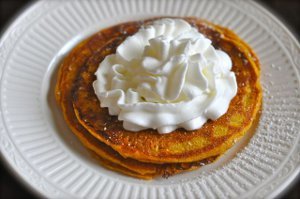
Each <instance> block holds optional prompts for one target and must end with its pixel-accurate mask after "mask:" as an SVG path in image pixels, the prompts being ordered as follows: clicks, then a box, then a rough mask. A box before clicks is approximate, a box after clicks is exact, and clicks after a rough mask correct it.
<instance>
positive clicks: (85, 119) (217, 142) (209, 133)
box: [72, 18, 262, 163]
mask: <svg viewBox="0 0 300 199" xmlns="http://www.w3.org/2000/svg"><path fill="white" fill-rule="evenodd" d="M185 20H187V21H188V22H189V23H191V24H192V25H194V26H195V27H196V28H198V30H199V31H200V32H201V33H203V34H204V35H205V36H206V37H208V38H209V39H211V40H212V42H213V46H214V47H215V48H217V49H221V50H223V51H225V52H226V53H227V54H228V55H229V56H230V57H231V59H232V62H233V68H232V70H233V71H234V72H235V74H236V78H237V83H238V93H237V95H236V96H235V97H234V98H233V100H232V101H231V103H230V107H229V109H228V111H227V112H226V114H224V115H223V116H222V117H220V118H219V119H217V120H216V121H208V122H207V123H206V124H205V125H204V126H203V127H202V128H200V129H198V130H194V131H186V130H184V129H177V130H175V131H174V132H172V133H169V134H163V135H162V134H158V133H157V131H156V130H153V129H148V130H143V131H139V132H131V131H127V130H125V129H124V128H123V126H122V121H119V120H118V119H117V116H110V115H109V114H108V109H107V108H101V107H100V102H99V100H98V98H97V96H96V95H95V93H94V90H93V87H92V83H93V81H95V75H94V73H95V71H96V70H97V68H98V66H99V63H100V62H101V61H102V60H103V59H104V58H105V56H106V55H109V54H112V53H114V52H115V50H116V48H117V46H118V45H119V44H120V43H121V42H122V41H123V40H124V39H125V38H126V37H127V36H128V35H132V34H134V33H135V32H137V31H138V29H139V28H140V26H141V25H142V24H144V23H141V22H132V23H130V24H123V25H120V26H116V27H114V28H112V29H106V30H103V31H101V33H102V34H104V35H106V34H107V35H110V32H114V35H117V36H116V37H109V38H108V39H107V41H106V47H105V48H103V49H102V50H101V51H99V52H96V53H95V54H93V55H92V56H91V57H90V58H89V59H88V61H87V62H86V63H85V64H84V65H83V66H82V67H81V71H80V73H79V76H78V77H77V79H76V81H75V82H74V84H75V86H74V89H73V91H72V94H73V99H72V103H73V107H74V111H75V114H76V116H77V119H78V121H79V122H80V123H81V125H82V126H84V128H85V129H87V130H88V131H89V132H90V133H91V135H93V136H94V137H95V138H97V139H98V140H100V141H101V142H104V143H105V144H106V145H109V146H111V147H112V148H113V149H114V150H115V151H117V152H118V153H120V154H121V155H122V156H123V157H130V158H133V159H137V160H139V161H143V162H151V163H178V162H193V161H199V160H203V159H205V158H208V157H211V156H216V155H219V154H222V153H224V152H225V151H226V150H227V149H229V148H230V147H231V146H232V145H233V144H234V143H235V142H236V140H238V139H239V138H241V137H242V136H243V135H244V134H245V132H246V131H247V130H248V129H249V128H250V126H251V124H252V122H253V119H254V118H255V116H256V114H257V112H258V110H259V107H260V104H261V97H262V96H261V87H260V84H259V73H260V71H259V63H258V61H257V58H256V56H255V54H254V53H253V51H252V50H251V48H250V47H248V45H246V44H245V43H244V42H243V41H242V40H241V39H240V38H239V37H238V36H237V35H235V34H234V33H233V32H232V31H230V30H228V29H226V28H223V27H220V26H216V25H213V24H211V23H208V22H206V21H203V20H197V19H193V18H186V19H185ZM147 23H151V20H150V21H147ZM120 27H122V29H126V28H127V27H130V31H127V30H126V31H125V32H126V34H123V32H122V31H123V30H122V31H119V35H118V31H116V28H120Z"/></svg>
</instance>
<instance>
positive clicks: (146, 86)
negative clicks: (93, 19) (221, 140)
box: [93, 18, 237, 133]
mask: <svg viewBox="0 0 300 199" xmlns="http://www.w3.org/2000/svg"><path fill="white" fill-rule="evenodd" d="M211 43H212V42H211V40H209V39H207V38H206V37H205V36H204V35H202V34H201V33H199V32H198V30H197V29H196V28H194V27H192V26H191V25H190V24H189V23H188V22H186V21H184V20H182V19H169V18H165V19H160V20H156V21H154V22H153V24H151V25H148V26H145V27H142V28H141V29H140V30H139V31H138V32H137V33H136V34H134V35H133V36H130V37H128V38H126V40H125V41H124V42H123V43H122V44H121V45H119V46H118V48H117V50H116V53H115V54H112V55H108V56H107V57H106V58H105V59H104V60H103V61H102V62H101V63H100V65H99V68H98V70H97V72H96V73H95V75H96V76H97V80H96V81H95V82H94V83H93V87H94V90H95V93H96V95H97V96H98V98H99V100H100V103H101V107H108V110H109V114H110V115H118V119H119V120H121V121H123V126H124V128H125V129H127V130H130V131H140V130H143V129H148V128H152V129H157V130H158V132H159V133H170V132H172V131H174V130H175V129H177V128H180V127H182V128H185V129H186V130H195V129H198V128H200V127H202V126H203V124H204V123H205V122H206V121H207V120H208V119H212V120H216V119H217V118H219V117H220V116H222V115H223V114H225V113H226V111H227V110H228V107H229V104H230V101H231V99H232V98H233V97H234V96H235V95H236V93H237V83H236V77H235V74H234V73H233V72H231V71H230V70H231V67H232V62H231V59H230V57H229V56H228V55H227V54H226V53H225V52H223V51H221V50H216V49H215V48H214V47H213V46H212V44H211Z"/></svg>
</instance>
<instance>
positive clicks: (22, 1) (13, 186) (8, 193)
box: [0, 0, 300, 199]
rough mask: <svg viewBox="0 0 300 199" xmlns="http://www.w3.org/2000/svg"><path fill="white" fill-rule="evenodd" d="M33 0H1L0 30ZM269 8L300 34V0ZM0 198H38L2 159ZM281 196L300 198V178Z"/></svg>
mask: <svg viewBox="0 0 300 199" xmlns="http://www.w3.org/2000/svg"><path fill="white" fill-rule="evenodd" d="M30 2H32V0H1V1H0V30H3V29H4V28H5V25H7V24H9V22H10V21H11V20H13V19H14V16H15V15H16V14H17V13H18V12H19V11H20V10H21V9H22V8H23V7H24V6H25V5H26V4H28V3H30ZM260 2H262V4H263V5H265V6H266V7H267V8H269V10H271V11H272V12H273V13H274V14H275V15H277V16H278V17H279V18H280V19H281V20H282V21H283V22H284V23H285V24H286V25H287V26H288V27H289V28H290V30H291V31H292V32H293V33H294V34H296V35H298V40H299V34H300V14H299V13H300V1H299V0H285V1H284V0H261V1H260ZM0 198H1V199H9V198H11V199H14V198H36V196H35V195H33V194H32V193H31V192H30V191H28V190H27V189H26V188H25V187H24V186H23V185H22V184H20V182H19V181H18V179H16V178H14V176H13V175H12V174H11V173H10V172H9V171H8V169H7V168H5V165H3V163H2V161H0ZM280 198H291V199H299V198H300V179H299V177H298V180H297V181H295V182H294V184H293V185H291V186H290V187H289V188H288V190H286V191H285V192H284V193H283V194H282V195H281V196H280Z"/></svg>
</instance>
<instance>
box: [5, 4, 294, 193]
mask: <svg viewBox="0 0 300 199" xmlns="http://www.w3.org/2000/svg"><path fill="white" fill-rule="evenodd" d="M164 15H167V16H170V15H172V16H196V17H199V18H203V19H207V20H209V21H212V22H214V23H216V24H220V25H222V26H226V27H229V28H230V29H232V30H234V31H235V32H236V33H237V34H238V35H239V36H240V37H241V38H243V39H244V40H245V41H246V42H248V43H249V44H250V45H251V47H252V48H253V49H254V51H255V52H256V53H257V54H258V57H259V59H260V61H261V74H262V76H261V83H262V86H263V107H262V114H261V118H260V121H259V124H258V125H257V128H256V129H255V130H252V131H249V133H248V134H247V136H246V137H245V138H244V139H243V140H242V141H241V142H239V143H238V145H237V146H235V147H234V148H233V149H232V150H230V151H229V152H228V153H226V154H225V156H223V157H222V158H221V159H220V160H218V161H217V162H216V163H214V164H212V165H208V166H205V167H203V168H201V169H198V170H196V171H192V172H186V173H183V174H180V175H176V176H173V177H170V178H168V179H163V178H158V179H155V180H152V181H143V180H139V179H135V178H131V177H127V176H124V175H121V174H119V173H116V172H113V171H110V170H107V169H105V168H103V167H101V166H100V165H99V164H98V163H97V162H96V161H95V160H94V159H93V157H92V156H91V154H90V153H89V152H88V151H87V150H86V149H85V148H84V147H83V146H82V145H81V144H80V143H79V141H78V140H77V139H76V137H75V136H74V135H73V134H72V133H71V132H70V130H69V129H68V128H67V126H66V124H65V122H64V120H63V118H62V114H61V112H60V110H59V108H58V107H57V105H56V104H55V101H54V96H53V93H54V90H53V86H54V84H55V77H56V72H57V68H58V64H59V62H60V61H61V59H62V58H63V57H64V56H65V55H66V54H67V53H68V52H69V51H70V49H72V47H74V46H75V45H76V44H77V43H78V42H79V41H80V40H82V39H84V38H86V37H88V36H89V35H91V34H93V33H95V32H97V31H99V30H100V29H102V28H105V27H108V26H111V25H114V24H118V23H120V22H126V21H130V20H137V19H145V18H149V17H152V16H164ZM0 46H1V47H0V75H1V84H0V92H1V94H0V106H1V108H0V113H1V114H0V148H1V153H2V156H3V159H4V160H5V161H6V162H7V164H8V166H9V167H10V168H11V170H12V171H13V172H14V173H15V174H16V175H17V177H18V178H19V179H21V180H22V181H23V182H24V183H25V184H26V185H28V187H30V188H31V189H32V190H33V191H35V192H36V193H37V194H39V195H40V196H43V197H48V198H189V199H190V198H241V197H244V198H265V197H275V196H277V195H278V194H279V193H280V192H281V191H282V190H284V189H285V188H286V187H287V186H288V184H289V183H290V182H291V181H292V180H293V179H294V178H296V176H297V174H298V173H299V170H300V168H299V165H300V154H299V152H300V142H299V133H300V106H299V104H300V89H299V88H300V86H299V70H300V46H299V43H297V40H296V39H295V37H294V36H293V35H292V34H291V33H290V32H289V31H288V29H287V28H286V27H285V26H284V25H283V24H282V23H281V22H280V21H278V20H277V19H276V17H274V16H273V15H272V14H271V13H270V12H268V11H267V10H265V9H264V8H262V7H261V6H260V5H258V4H257V3H255V2H253V1H240V0H232V1H217V0H210V1H208V0H153V1H150V0H113V1H104V0H98V1H96V0H89V1H67V0H66V1H38V2H36V3H34V4H32V5H31V6H29V7H28V8H27V9H26V10H24V11H23V12H22V13H21V14H20V15H19V17H18V18H16V20H15V21H14V22H13V23H12V24H11V25H10V26H9V27H8V28H7V30H6V31H5V32H4V34H3V36H2V38H1V43H0Z"/></svg>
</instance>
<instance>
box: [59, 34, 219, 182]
mask: <svg viewBox="0 0 300 199" xmlns="http://www.w3.org/2000/svg"><path fill="white" fill-rule="evenodd" d="M104 41H106V39H104V35H103V34H97V35H94V36H92V37H91V38H89V39H87V40H85V41H83V42H82V43H80V44H79V45H78V46H77V47H76V48H74V49H73V50H72V52H71V53H70V54H69V55H68V56H67V57H66V58H65V59H64V60H63V62H62V64H61V66H60V69H59V73H58V80H57V85H56V100H57V102H58V103H59V104H60V106H61V108H62V112H63V114H64V118H65V120H66V122H67V124H68V125H69V127H70V128H71V130H72V132H73V133H74V134H75V135H76V136H77V137H78V138H79V139H80V141H81V142H82V143H83V144H84V146H86V147H87V148H88V149H90V150H91V151H93V153H94V154H96V157H97V159H99V161H100V163H101V164H102V165H103V166H105V167H107V168H109V169H111V170H115V171H119V172H121V173H123V174H126V175H129V176H133V177H138V178H142V179H151V178H153V177H154V176H157V175H163V176H169V175H173V174H175V173H179V172H182V171H185V170H191V169H195V168H198V167H200V165H204V164H207V163H210V162H212V161H214V160H215V158H216V157H212V158H209V159H206V160H203V161H199V162H193V163H182V164H181V163H178V164H151V163H143V162H139V161H137V160H134V159H131V158H124V157H122V156H121V155H120V154H119V153H117V152H116V151H114V150H113V149H112V148H111V147H109V146H107V145H105V144H104V143H102V142H100V141H99V140H97V139H96V138H94V137H93V136H91V135H90V134H89V132H88V131H87V130H86V129H85V128H83V126H82V125H81V124H80V123H79V121H78V120H77V118H76V116H75V113H74V110H73V106H72V101H71V100H72V89H73V87H74V84H73V83H72V82H74V81H75V79H76V77H77V75H78V73H79V72H80V69H81V66H82V65H84V64H85V63H86V61H87V59H88V58H89V57H90V56H91V55H92V54H93V53H96V52H98V51H101V50H102V48H103V46H104V45H105V42H104Z"/></svg>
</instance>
